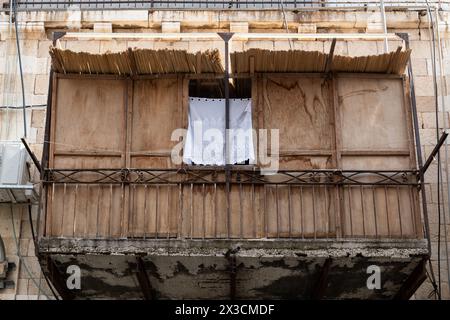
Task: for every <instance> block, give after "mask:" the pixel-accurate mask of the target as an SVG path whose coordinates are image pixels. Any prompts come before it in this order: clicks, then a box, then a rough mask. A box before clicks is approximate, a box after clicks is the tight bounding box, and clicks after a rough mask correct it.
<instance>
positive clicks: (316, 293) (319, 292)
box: [311, 258, 332, 300]
mask: <svg viewBox="0 0 450 320" xmlns="http://www.w3.org/2000/svg"><path fill="white" fill-rule="evenodd" d="M331 262H332V259H331V258H327V259H326V260H325V262H324V264H323V266H322V268H321V269H320V271H319V272H320V273H319V278H318V279H317V282H316V284H315V286H314V287H313V290H312V293H311V299H313V300H320V299H322V297H323V295H324V293H325V289H326V288H327V278H328V273H329V272H330V267H331Z"/></svg>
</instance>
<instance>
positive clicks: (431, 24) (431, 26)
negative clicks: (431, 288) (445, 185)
mask: <svg viewBox="0 0 450 320" xmlns="http://www.w3.org/2000/svg"><path fill="white" fill-rule="evenodd" d="M425 3H426V6H427V12H428V18H429V23H428V31H429V32H430V34H431V43H430V47H431V62H432V64H431V65H432V69H433V90H434V98H435V112H436V141H439V133H440V132H439V102H438V97H437V96H438V87H437V79H436V73H437V72H436V52H435V49H436V48H435V46H436V40H435V37H434V32H435V28H434V20H433V16H432V15H431V9H430V5H429V3H428V0H425ZM431 30H432V31H431ZM436 158H437V166H438V173H437V211H438V240H437V242H438V247H437V269H438V270H437V272H438V283H437V284H438V291H437V295H438V299H439V300H441V298H442V297H441V252H440V251H441V176H442V168H441V159H440V158H441V157H440V151H438V152H437V154H436Z"/></svg>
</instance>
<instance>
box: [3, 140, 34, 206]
mask: <svg viewBox="0 0 450 320" xmlns="http://www.w3.org/2000/svg"><path fill="white" fill-rule="evenodd" d="M28 157H29V156H28V153H27V150H26V149H25V147H24V146H23V145H22V144H21V143H16V142H3V143H2V142H0V202H14V203H20V202H27V201H28V199H31V200H34V199H35V198H36V192H35V191H34V188H33V185H32V184H31V183H30V175H29V172H28V167H27V161H28Z"/></svg>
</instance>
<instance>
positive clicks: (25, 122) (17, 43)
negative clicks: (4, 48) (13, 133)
mask: <svg viewBox="0 0 450 320" xmlns="http://www.w3.org/2000/svg"><path fill="white" fill-rule="evenodd" d="M13 7H14V29H15V31H16V45H17V57H18V58H19V72H20V84H21V86H22V105H23V136H24V137H25V138H26V137H27V112H26V103H25V84H24V79H23V69H22V55H21V53H20V41H19V30H18V29H19V25H18V22H17V0H14V5H13Z"/></svg>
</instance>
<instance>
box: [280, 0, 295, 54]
mask: <svg viewBox="0 0 450 320" xmlns="http://www.w3.org/2000/svg"><path fill="white" fill-rule="evenodd" d="M280 7H281V12H282V14H283V20H284V26H285V28H286V33H289V26H288V24H287V20H286V12H285V11H284V2H283V0H280ZM288 42H289V48H290V49H291V50H292V39H290V38H289V39H288Z"/></svg>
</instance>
